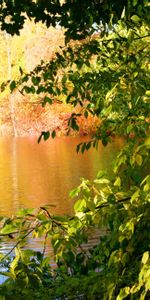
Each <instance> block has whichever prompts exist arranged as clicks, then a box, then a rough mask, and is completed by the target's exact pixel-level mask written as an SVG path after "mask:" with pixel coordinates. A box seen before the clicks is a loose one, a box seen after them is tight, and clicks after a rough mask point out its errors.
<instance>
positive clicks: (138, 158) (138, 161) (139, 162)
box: [135, 154, 143, 166]
mask: <svg viewBox="0 0 150 300" xmlns="http://www.w3.org/2000/svg"><path fill="white" fill-rule="evenodd" d="M135 160H136V162H137V164H138V165H139V166H141V165H142V162H143V158H142V156H141V155H140V154H137V155H136V157H135Z"/></svg>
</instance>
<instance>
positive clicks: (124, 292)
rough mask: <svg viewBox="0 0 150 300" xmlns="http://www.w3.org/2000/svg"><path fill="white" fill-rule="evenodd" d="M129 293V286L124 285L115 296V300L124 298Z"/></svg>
mask: <svg viewBox="0 0 150 300" xmlns="http://www.w3.org/2000/svg"><path fill="white" fill-rule="evenodd" d="M129 293H130V288H129V287H128V286H126V287H125V288H123V289H121V290H120V293H119V295H118V296H117V298H116V300H122V299H125V298H126V297H127V296H128V295H129Z"/></svg>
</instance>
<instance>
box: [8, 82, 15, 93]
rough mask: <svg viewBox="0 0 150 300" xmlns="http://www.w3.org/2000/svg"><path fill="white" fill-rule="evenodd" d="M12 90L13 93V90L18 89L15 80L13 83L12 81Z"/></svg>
mask: <svg viewBox="0 0 150 300" xmlns="http://www.w3.org/2000/svg"><path fill="white" fill-rule="evenodd" d="M9 87H10V90H11V93H12V92H13V90H14V89H15V88H16V82H15V81H14V80H13V81H11V83H10V86H9Z"/></svg>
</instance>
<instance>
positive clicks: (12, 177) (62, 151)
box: [0, 137, 123, 281]
mask: <svg viewBox="0 0 150 300" xmlns="http://www.w3.org/2000/svg"><path fill="white" fill-rule="evenodd" d="M82 141H83V142H84V141H85V139H83V138H77V137H61V138H55V139H54V140H53V139H49V140H48V141H47V142H44V141H42V142H41V143H40V144H37V138H33V137H27V138H13V137H7V138H6V137H1V138H0V215H6V216H9V215H12V214H14V213H15V212H16V211H17V210H18V209H19V208H22V207H33V208H37V207H40V206H43V205H46V204H51V205H54V206H55V207H52V209H51V213H52V214H53V213H54V214H70V213H72V211H73V200H71V199H69V196H68V195H69V191H70V190H71V189H73V188H75V187H77V186H78V184H79V183H80V178H82V177H84V178H88V179H94V178H95V176H96V174H97V172H98V171H99V170H101V169H106V170H108V171H109V172H110V169H111V165H112V161H113V158H115V156H116V154H117V152H118V149H119V148H120V147H121V146H122V144H123V141H122V140H116V141H114V142H113V143H112V144H110V145H109V146H107V147H103V146H102V145H101V144H99V149H98V151H96V150H94V149H91V150H90V151H88V152H86V153H84V154H81V153H79V154H77V153H76V146H77V144H79V143H81V142H82ZM28 243H29V246H30V247H31V248H33V249H36V250H41V249H42V247H43V245H42V241H41V240H40V239H39V240H32V239H30V238H29V240H28ZM0 246H1V252H3V253H6V252H7V251H8V250H9V249H10V247H12V244H10V242H9V243H3V245H2V243H1V245H0ZM47 249H48V250H47V251H48V252H51V248H50V246H49V247H48V248H47ZM0 281H1V278H0Z"/></svg>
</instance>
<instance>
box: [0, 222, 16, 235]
mask: <svg viewBox="0 0 150 300" xmlns="http://www.w3.org/2000/svg"><path fill="white" fill-rule="evenodd" d="M16 231H17V228H16V226H15V225H13V224H12V223H11V224H6V225H5V226H4V227H3V228H2V229H1V231H0V233H1V234H6V235H8V234H10V233H14V232H16Z"/></svg>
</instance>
